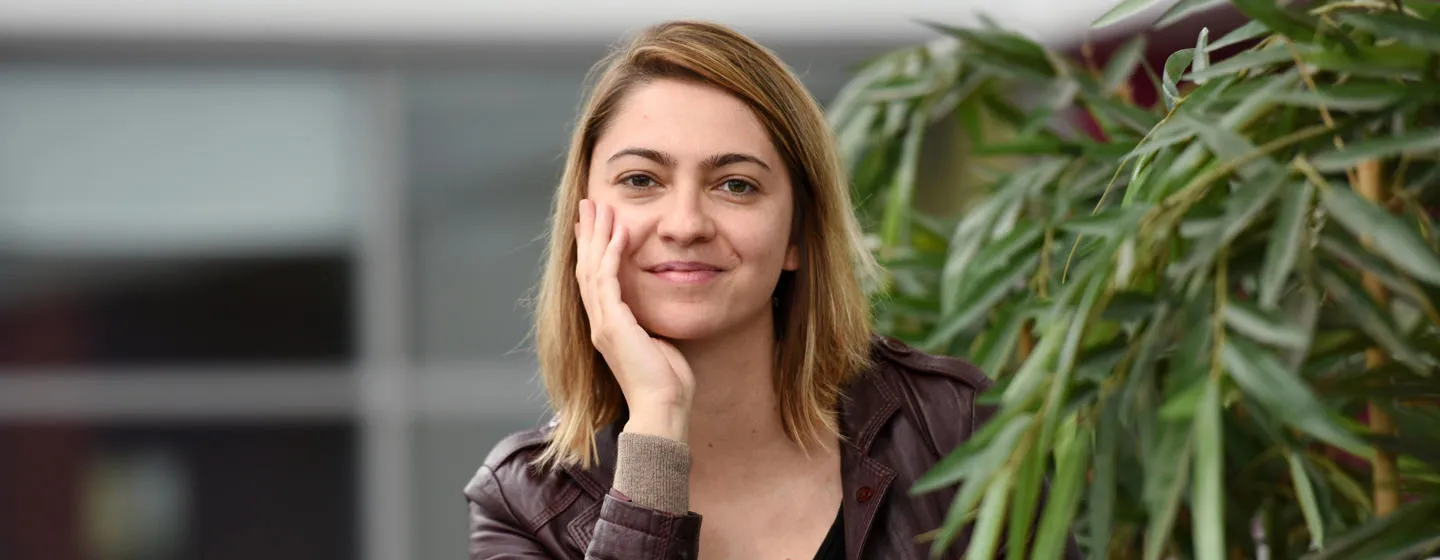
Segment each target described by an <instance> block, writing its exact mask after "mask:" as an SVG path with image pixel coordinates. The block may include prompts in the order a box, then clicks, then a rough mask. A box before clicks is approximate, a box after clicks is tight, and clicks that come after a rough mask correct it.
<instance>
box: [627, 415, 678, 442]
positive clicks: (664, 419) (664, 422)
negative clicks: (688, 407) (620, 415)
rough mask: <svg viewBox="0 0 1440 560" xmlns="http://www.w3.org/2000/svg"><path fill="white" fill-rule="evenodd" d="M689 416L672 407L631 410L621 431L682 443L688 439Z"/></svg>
mask: <svg viewBox="0 0 1440 560" xmlns="http://www.w3.org/2000/svg"><path fill="white" fill-rule="evenodd" d="M689 416H690V415H689V414H688V413H687V412H685V411H682V410H677V409H675V408H673V407H665V408H659V409H655V408H632V409H631V410H630V418H629V420H627V421H626V422H625V427H624V428H622V431H625V432H629V433H632V434H644V435H651V436H659V437H663V438H668V439H672V440H675V441H680V442H684V441H688V440H689V439H690V438H689V436H690V417H689Z"/></svg>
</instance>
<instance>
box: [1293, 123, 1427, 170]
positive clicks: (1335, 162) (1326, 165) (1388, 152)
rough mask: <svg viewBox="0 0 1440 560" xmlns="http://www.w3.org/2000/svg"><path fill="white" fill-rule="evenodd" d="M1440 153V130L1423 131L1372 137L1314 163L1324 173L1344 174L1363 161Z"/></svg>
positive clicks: (1314, 159) (1320, 155)
mask: <svg viewBox="0 0 1440 560" xmlns="http://www.w3.org/2000/svg"><path fill="white" fill-rule="evenodd" d="M1435 150H1440V128H1428V127H1427V128H1421V129H1420V130H1416V131H1414V132H1409V133H1406V134H1398V135H1394V136H1383V137H1380V138H1371V139H1367V140H1362V141H1359V142H1352V143H1349V144H1346V145H1345V148H1344V149H1336V150H1330V151H1326V152H1321V153H1318V154H1315V156H1314V157H1312V158H1310V164H1311V165H1313V166H1315V169H1317V170H1320V171H1322V172H1326V173H1329V172H1335V171H1344V170H1345V169H1347V168H1350V167H1354V166H1355V165H1357V164H1359V163H1360V162H1362V161H1366V160H1372V159H1384V158H1389V157H1395V156H1399V155H1409V154H1425V153H1433V152H1434V151H1435Z"/></svg>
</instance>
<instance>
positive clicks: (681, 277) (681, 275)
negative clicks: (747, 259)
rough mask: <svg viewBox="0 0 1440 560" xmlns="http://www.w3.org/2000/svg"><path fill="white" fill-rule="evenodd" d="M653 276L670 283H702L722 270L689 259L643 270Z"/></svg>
mask: <svg viewBox="0 0 1440 560" xmlns="http://www.w3.org/2000/svg"><path fill="white" fill-rule="evenodd" d="M645 271H646V272H649V273H650V274H653V275H655V277H657V278H659V279H661V280H664V281H666V282H670V283H672V284H687V285H694V284H704V283H706V282H709V281H710V280H713V279H714V278H715V277H716V276H719V275H720V273H722V272H724V270H722V269H721V268H720V267H718V266H715V265H712V264H708V263H703V262H691V261H683V262H682V261H671V262H666V263H661V264H659V265H656V266H653V267H650V268H648V269H646V270H645Z"/></svg>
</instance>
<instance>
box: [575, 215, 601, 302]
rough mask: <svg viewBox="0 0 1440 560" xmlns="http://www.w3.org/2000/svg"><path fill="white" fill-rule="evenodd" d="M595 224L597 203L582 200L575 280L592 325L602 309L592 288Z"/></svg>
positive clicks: (577, 233) (576, 249)
mask: <svg viewBox="0 0 1440 560" xmlns="http://www.w3.org/2000/svg"><path fill="white" fill-rule="evenodd" d="M594 224H595V203H594V202H593V201H591V200H589V199H581V200H580V218H579V221H578V222H576V224H575V281H576V284H577V285H578V287H579V288H580V303H581V305H582V306H584V308H585V314H586V315H587V316H588V317H589V318H590V320H591V323H592V325H593V324H595V321H596V320H597V319H599V316H600V309H599V306H598V305H596V304H595V303H594V299H595V298H594V297H593V295H592V293H591V292H592V291H593V290H591V289H590V288H591V286H592V285H593V282H592V277H593V276H594V275H593V274H592V273H591V271H592V270H594V265H593V264H591V261H592V259H593V257H592V256H591V250H590V238H591V237H592V235H593V230H594Z"/></svg>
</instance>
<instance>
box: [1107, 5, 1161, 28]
mask: <svg viewBox="0 0 1440 560" xmlns="http://www.w3.org/2000/svg"><path fill="white" fill-rule="evenodd" d="M1159 1H1160V0H1123V1H1121V2H1120V3H1119V4H1116V5H1115V7H1113V8H1110V11H1108V12H1105V14H1104V15H1102V16H1100V17H1099V18H1098V19H1096V20H1095V21H1094V22H1093V23H1091V24H1090V28H1091V29H1099V28H1101V27H1105V26H1107V25H1111V24H1114V23H1118V22H1121V21H1124V20H1125V19H1127V18H1129V17H1130V16H1133V15H1135V14H1138V13H1140V12H1143V11H1145V9H1146V8H1149V7H1150V6H1151V5H1153V4H1156V3H1158V2H1159Z"/></svg>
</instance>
